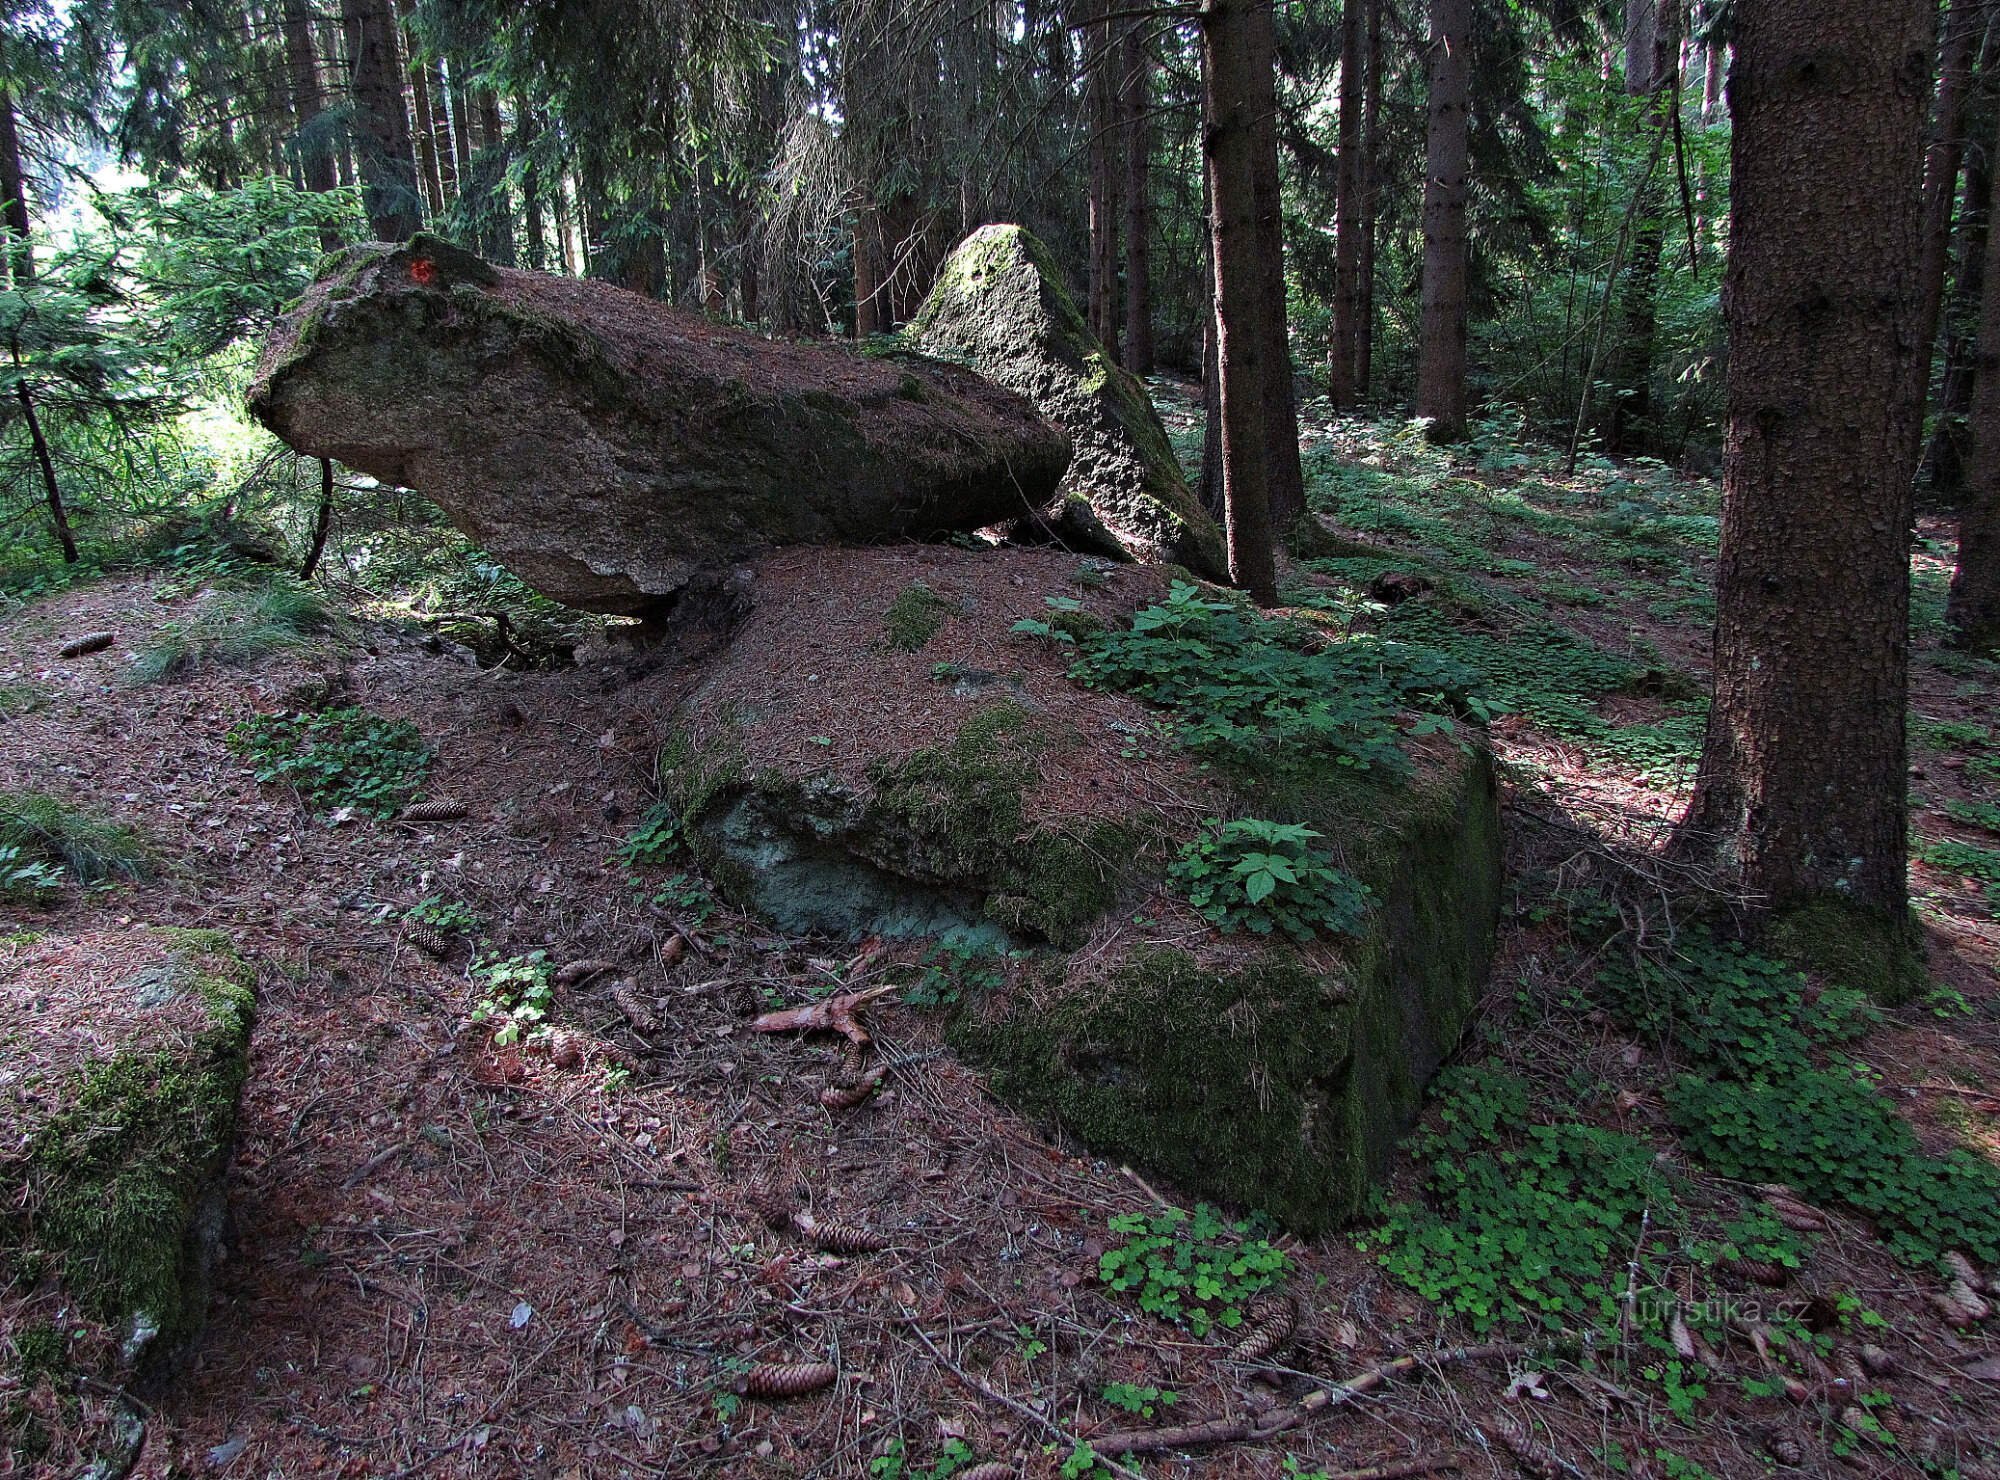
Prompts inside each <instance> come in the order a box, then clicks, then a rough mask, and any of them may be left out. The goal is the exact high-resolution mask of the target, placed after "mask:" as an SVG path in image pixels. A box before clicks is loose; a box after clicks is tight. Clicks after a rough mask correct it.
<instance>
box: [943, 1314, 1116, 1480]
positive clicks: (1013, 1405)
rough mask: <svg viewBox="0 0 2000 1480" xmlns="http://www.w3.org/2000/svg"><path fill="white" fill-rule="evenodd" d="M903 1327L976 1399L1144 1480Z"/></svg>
mask: <svg viewBox="0 0 2000 1480" xmlns="http://www.w3.org/2000/svg"><path fill="white" fill-rule="evenodd" d="M903 1324H904V1325H905V1326H908V1327H909V1328H910V1330H911V1331H912V1332H913V1333H914V1334H915V1336H916V1338H917V1340H919V1341H921V1342H922V1343H923V1344H924V1350H925V1351H927V1352H929V1353H930V1354H931V1355H932V1356H933V1357H935V1358H936V1359H937V1361H938V1364H939V1365H940V1366H942V1367H943V1368H944V1369H945V1371H947V1372H949V1373H950V1374H951V1375H952V1376H953V1377H955V1378H957V1379H958V1380H959V1382H960V1383H961V1384H963V1385H964V1386H965V1387H967V1388H969V1389H971V1390H972V1391H973V1392H975V1393H977V1394H979V1396H980V1397H982V1398H985V1399H986V1400H987V1401H988V1402H991V1403H998V1404H999V1405H1000V1406H1001V1407H1002V1408H1005V1409H1006V1410H1007V1411H1008V1412H1010V1413H1012V1414H1014V1415H1015V1416H1016V1417H1017V1418H1025V1419H1026V1420H1027V1421H1028V1422H1029V1423H1031V1424H1034V1425H1035V1426H1036V1427H1037V1428H1039V1429H1041V1430H1042V1431H1043V1432H1045V1433H1047V1434H1048V1435H1049V1436H1050V1437H1051V1438H1053V1439H1055V1440H1056V1442H1057V1443H1059V1444H1066V1445H1068V1446H1069V1448H1070V1450H1071V1451H1072V1452H1074V1451H1075V1450H1078V1449H1083V1448H1088V1449H1089V1450H1090V1451H1091V1452H1092V1453H1093V1454H1095V1455H1096V1456H1097V1462H1098V1464H1100V1465H1102V1466H1103V1467H1104V1468H1105V1469H1107V1470H1109V1471H1110V1472H1111V1473H1112V1474H1114V1475H1122V1476H1124V1477H1125V1480H1145V1477H1144V1476H1143V1475H1141V1474H1140V1473H1139V1472H1138V1471H1137V1470H1134V1469H1132V1468H1131V1467H1130V1466H1127V1465H1121V1464H1119V1463H1118V1461H1117V1460H1115V1459H1110V1458H1108V1457H1106V1455H1105V1453H1104V1451H1103V1450H1101V1449H1099V1448H1098V1447H1097V1446H1096V1445H1095V1444H1088V1445H1087V1444H1086V1442H1085V1441H1084V1440H1082V1439H1079V1438H1077V1436H1076V1435H1075V1434H1072V1433H1071V1432H1070V1431H1069V1430H1068V1429H1066V1428H1064V1427H1063V1426H1062V1425H1061V1424H1059V1423H1057V1422H1055V1421H1054V1420H1053V1419H1049V1418H1044V1417H1043V1416H1042V1415H1041V1414H1039V1413H1037V1412H1035V1410H1034V1409H1032V1408H1030V1407H1029V1406H1028V1405H1027V1404H1026V1403H1023V1402H1021V1401H1020V1400H1019V1399H1017V1398H1010V1397H1008V1396H1007V1395H1006V1394H1005V1393H1003V1392H998V1391H996V1390H995V1389H993V1388H990V1387H988V1386H987V1385H986V1384H985V1383H983V1382H981V1381H980V1380H979V1379H978V1378H976V1377H974V1376H973V1375H972V1374H971V1373H970V1372H967V1371H966V1370H965V1369H964V1368H963V1367H961V1366H959V1365H958V1363H956V1362H954V1361H953V1360H952V1359H951V1358H950V1357H947V1356H946V1355H945V1354H944V1353H943V1352H941V1351H939V1350H938V1345H937V1343H936V1342H935V1341H932V1340H931V1339H930V1337H929V1336H928V1335H927V1334H926V1333H925V1331H924V1328H923V1327H922V1326H919V1325H918V1324H917V1323H916V1321H914V1320H913V1319H911V1318H909V1317H907V1316H905V1317H904V1318H903Z"/></svg>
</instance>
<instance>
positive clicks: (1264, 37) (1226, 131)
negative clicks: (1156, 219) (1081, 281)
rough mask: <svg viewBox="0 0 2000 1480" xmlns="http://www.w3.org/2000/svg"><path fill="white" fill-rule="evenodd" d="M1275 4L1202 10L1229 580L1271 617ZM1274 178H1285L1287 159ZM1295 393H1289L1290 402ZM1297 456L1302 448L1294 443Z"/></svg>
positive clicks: (1206, 4) (1221, 3)
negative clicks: (1268, 268)
mask: <svg viewBox="0 0 2000 1480" xmlns="http://www.w3.org/2000/svg"><path fill="white" fill-rule="evenodd" d="M1271 3H1272V0H1202V6H1201V10H1200V12H1199V24H1200V27H1201V42H1202V75H1203V112H1204V115H1205V119H1204V122H1205V127H1204V129H1203V136H1202V152H1203V155H1204V158H1205V163H1206V168H1207V173H1208V190H1209V202H1210V210H1209V218H1210V231H1211V235H1212V238H1213V251H1214V267H1215V322H1216V377H1215V380H1216V386H1217V395H1218V399H1219V402H1220V408H1221V413H1222V488H1223V509H1224V521H1223V522H1224V528H1225V532H1226V534H1227V537H1228V541H1229V577H1230V579H1231V580H1232V581H1234V582H1235V583H1236V584H1237V585H1238V586H1241V587H1242V588H1243V589H1244V590H1246V591H1248V592H1249V593H1250V596H1251V599H1252V600H1254V601H1256V602H1257V603H1258V604H1259V605H1262V606H1274V605H1276V604H1277V599H1278V589H1277V588H1278V579H1277V559H1276V551H1275V546H1274V541H1273V538H1272V524H1271V456H1270V452H1271V449H1270V437H1269V429H1270V423H1269V415H1268V411H1267V405H1266V402H1267V398H1268V397H1269V396H1270V395H1271V394H1272V393H1273V391H1274V389H1275V388H1274V386H1273V385H1272V381H1273V380H1274V379H1275V378H1276V377H1275V375H1274V371H1276V370H1278V369H1279V367H1280V366H1282V365H1283V363H1284V348H1285V346H1284V321H1283V319H1282V318H1280V319H1279V320H1278V322H1277V323H1276V324H1275V325H1274V324H1272V322H1271V315H1270V294H1269V286H1268V280H1267V276H1266V273H1265V263H1264V261H1263V260H1262V253H1261V250H1260V249H1261V246H1262V243H1261V241H1260V233H1259V223H1258V215H1259V210H1260V200H1259V196H1260V194H1261V192H1260V191H1259V189H1258V174H1259V161H1258V159H1257V154H1258V151H1259V150H1260V149H1261V148H1263V147H1266V144H1267V141H1268V140H1269V139H1270V138H1271V137H1273V135H1272V134H1271V132H1270V128H1269V125H1270V120H1271V118H1272V116H1273V114H1274V113H1275V111H1276V109H1277V93H1276V83H1275V79H1274V76H1273V70H1272V69H1273V65H1274V51H1275V43H1274V41H1273V36H1272V20H1271ZM1271 163H1272V172H1273V173H1275V172H1276V163H1277V162H1276V158H1275V153H1274V157H1273V159H1272V162H1271ZM1289 389H1290V388H1289V387H1286V391H1287V397H1286V399H1287V400H1289V399H1290V397H1289ZM1293 450H1294V456H1296V455H1297V443H1296V442H1294V443H1293Z"/></svg>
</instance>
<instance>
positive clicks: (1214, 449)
mask: <svg viewBox="0 0 2000 1480" xmlns="http://www.w3.org/2000/svg"><path fill="white" fill-rule="evenodd" d="M1195 497H1196V498H1197V499H1199V500H1200V501H1201V506H1202V507H1203V508H1204V509H1206V510H1208V512H1209V514H1210V515H1211V516H1213V518H1214V519H1215V522H1216V523H1217V524H1221V523H1223V522H1224V521H1225V520H1226V519H1227V518H1228V512H1229V511H1228V507H1227V504H1226V502H1225V501H1224V499H1223V496H1222V373H1221V370H1220V368H1219V367H1218V365H1217V362H1216V354H1215V295H1214V294H1213V293H1211V294H1210V295H1209V300H1208V312H1207V313H1205V314H1203V315H1202V323H1201V477H1200V479H1199V480H1198V481H1197V482H1196V484H1195Z"/></svg>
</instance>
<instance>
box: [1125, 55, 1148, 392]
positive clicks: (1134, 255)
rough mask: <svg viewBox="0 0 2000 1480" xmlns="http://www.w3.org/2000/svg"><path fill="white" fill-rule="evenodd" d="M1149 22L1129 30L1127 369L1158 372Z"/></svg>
mask: <svg viewBox="0 0 2000 1480" xmlns="http://www.w3.org/2000/svg"><path fill="white" fill-rule="evenodd" d="M1143 25H1144V22H1143V21H1130V22H1127V24H1126V29H1125V45H1124V54H1125V64H1124V78H1123V81H1124V86H1123V88H1122V89H1121V92H1122V94H1123V97H1124V104H1125V192H1124V194H1125V368H1126V369H1127V370H1130V371H1131V372H1132V373H1133V374H1134V375H1151V374H1152V373H1153V369H1154V365H1153V283H1152V276H1153V252H1152V246H1153V168H1152V165H1153V125H1152V121H1151V119H1150V118H1149V117H1148V113H1149V111H1150V109H1151V106H1152V101H1153V88H1152V77H1153V53H1152V48H1151V47H1149V46H1148V45H1147V44H1146V38H1145V34H1144V32H1143V31H1142V29H1141V28H1142V26H1143Z"/></svg>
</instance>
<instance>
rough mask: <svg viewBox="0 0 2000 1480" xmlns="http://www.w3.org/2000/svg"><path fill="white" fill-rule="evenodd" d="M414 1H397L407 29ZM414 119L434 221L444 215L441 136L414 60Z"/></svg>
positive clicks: (411, 75)
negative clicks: (433, 124) (432, 126)
mask: <svg viewBox="0 0 2000 1480" xmlns="http://www.w3.org/2000/svg"><path fill="white" fill-rule="evenodd" d="M413 4H414V0H397V10H398V12H399V13H400V14H401V16H402V18H403V24H404V26H405V28H406V29H407V27H408V26H409V23H410V17H411V15H412V13H413ZM409 79H410V119H411V123H412V130H411V131H412V133H413V135H414V136H415V140H416V146H417V178H418V181H419V183H420V184H422V186H423V193H424V208H425V210H426V211H427V212H428V213H429V215H430V219H431V220H433V221H436V220H438V219H439V218H440V217H442V216H443V215H444V208H445V197H444V176H443V175H442V174H441V173H439V171H438V151H437V136H436V135H435V134H433V133H432V132H431V130H430V117H431V90H430V82H429V80H428V78H427V77H426V75H425V68H424V65H423V63H422V62H420V61H418V60H417V59H416V58H415V57H414V56H412V57H411V58H410V67H409Z"/></svg>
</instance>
